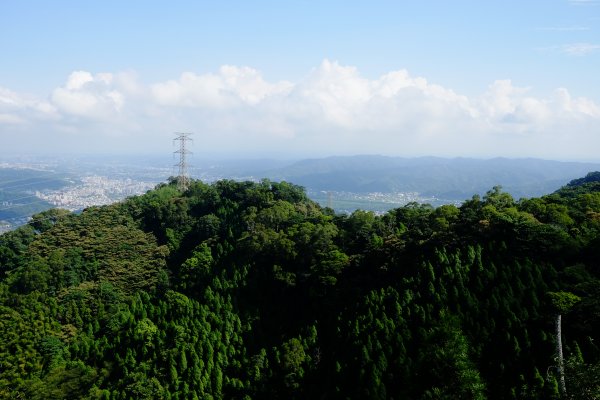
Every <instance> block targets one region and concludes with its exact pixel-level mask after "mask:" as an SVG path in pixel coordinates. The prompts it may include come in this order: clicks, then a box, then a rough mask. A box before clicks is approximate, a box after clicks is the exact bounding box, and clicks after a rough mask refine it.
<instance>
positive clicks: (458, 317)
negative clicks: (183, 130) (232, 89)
mask: <svg viewBox="0 0 600 400" xmlns="http://www.w3.org/2000/svg"><path fill="white" fill-rule="evenodd" d="M599 175H600V174H598V173H594V174H590V175H588V176H587V177H586V178H584V179H581V180H577V181H573V182H571V184H569V185H567V186H565V187H564V188H563V189H561V190H559V191H558V192H556V193H554V194H551V195H548V196H544V197H542V198H534V199H527V200H520V201H518V202H516V201H515V200H514V199H513V198H512V197H511V196H510V195H508V194H506V193H504V192H502V191H501V190H500V188H498V187H496V188H493V189H492V190H490V191H489V192H488V193H487V194H486V195H485V196H484V197H483V198H479V197H478V196H474V197H473V198H472V199H471V200H468V201H466V202H464V203H463V205H462V206H460V207H458V208H457V207H455V206H451V205H447V206H442V207H439V208H436V209H434V208H432V207H429V206H426V205H419V204H416V203H412V204H408V205H407V206H405V207H402V208H398V209H395V210H392V211H390V212H388V213H387V214H385V215H383V216H375V215H374V214H373V213H369V212H363V211H356V212H354V213H353V214H351V215H334V214H333V212H332V211H331V210H329V209H323V208H321V207H320V206H319V205H317V204H316V203H314V202H312V201H310V200H309V199H308V198H307V197H306V195H305V193H304V191H303V189H302V188H300V187H298V186H294V185H292V184H289V183H285V182H281V183H275V182H270V181H263V182H261V183H251V182H234V181H219V182H216V183H214V184H211V185H207V184H203V183H201V182H193V184H192V185H191V187H190V188H189V190H187V191H186V192H185V193H181V192H179V191H178V190H177V189H176V184H175V183H176V182H171V183H169V184H163V185H159V186H158V187H157V188H156V189H155V190H153V191H151V192H149V193H147V194H146V195H143V196H139V197H135V198H130V199H128V200H127V201H124V202H122V203H119V204H115V205H111V206H106V207H98V208H89V209H86V210H84V212H83V213H82V214H81V215H72V214H68V213H67V212H63V211H60V210H51V211H48V212H45V213H42V214H38V215H37V216H35V217H34V219H33V220H32V221H31V222H30V224H29V225H27V226H24V227H22V228H20V229H18V230H15V231H12V232H9V233H7V234H5V235H2V236H0V398H6V399H10V398H23V399H25V398H26V399H64V398H68V399H180V400H183V399H236V398H239V399H251V398H252V399H338V398H361V399H385V398H389V399H392V398H393V399H511V398H514V399H517V398H518V399H537V398H561V394H560V389H559V381H560V379H559V378H560V375H559V373H558V372H559V371H558V361H557V359H556V354H555V346H556V326H555V321H556V316H557V314H558V313H559V312H561V313H562V332H563V345H564V353H565V358H566V361H565V377H566V379H565V381H566V395H563V396H562V398H574V399H587V398H589V399H592V398H598V396H599V395H600V387H599V384H598V382H599V381H600V379H599V377H600V364H599V360H600V350H599V349H598V347H597V343H598V342H599V339H600V280H599V279H600V267H599V264H598V263H599V261H598V260H600V180H599V179H598V178H599ZM556 298H568V299H571V300H573V301H571V303H570V304H569V305H570V307H568V308H567V307H562V308H561V307H558V308H557V304H556V302H554V301H553V300H554V299H556ZM561 306H562V304H561Z"/></svg>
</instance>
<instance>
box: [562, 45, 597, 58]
mask: <svg viewBox="0 0 600 400" xmlns="http://www.w3.org/2000/svg"><path fill="white" fill-rule="evenodd" d="M598 50H600V45H598V44H591V43H571V44H567V45H564V46H563V47H562V51H563V52H564V53H566V54H569V55H571V56H585V55H588V54H591V53H594V52H596V51H598Z"/></svg>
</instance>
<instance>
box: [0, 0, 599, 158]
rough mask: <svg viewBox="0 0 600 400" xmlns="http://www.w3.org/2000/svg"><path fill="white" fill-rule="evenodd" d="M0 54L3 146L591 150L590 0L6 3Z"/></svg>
mask: <svg viewBox="0 0 600 400" xmlns="http://www.w3.org/2000/svg"><path fill="white" fill-rule="evenodd" d="M0 54H1V56H0V59H1V60H2V61H1V62H0V140H1V144H2V146H1V147H2V150H0V153H1V152H5V153H7V152H10V153H19V152H26V151H28V150H29V151H33V152H58V151H63V152H83V153H88V152H90V153H93V152H105V153H106V152H113V151H114V152H141V153H156V152H160V151H162V149H163V148H165V146H167V148H168V145H169V143H170V138H171V137H172V136H173V135H172V133H173V132H175V131H193V132H194V133H195V135H196V137H197V138H201V139H197V140H196V142H197V144H198V142H200V143H202V144H203V148H202V149H197V150H198V151H201V152H215V153H219V154H228V153H230V154H232V155H236V156H239V155H245V156H249V157H252V156H278V157H287V156H290V157H304V156H326V155H333V154H357V153H376V154H390V155H402V156H422V155H441V156H452V157H454V156H475V157H493V156H508V157H526V156H534V157H543V158H554V159H582V160H583V159H585V160H592V159H594V160H599V159H600V155H597V154H600V152H598V151H597V149H598V148H600V74H599V73H598V70H600V0H599V1H597V0H545V1H486V2H481V1H368V2H367V1H361V2H358V1H319V2H316V1H286V2H281V1H253V2H242V1H239V2H236V1H229V2H225V1H224V2H200V1H198V2H192V1H189V2H187V1H171V2H168V3H167V2H152V1H102V2H82V1H79V2H75V1H52V2H46V1H28V0H21V1H3V2H0ZM24 139H25V140H24ZM206 149H209V150H206Z"/></svg>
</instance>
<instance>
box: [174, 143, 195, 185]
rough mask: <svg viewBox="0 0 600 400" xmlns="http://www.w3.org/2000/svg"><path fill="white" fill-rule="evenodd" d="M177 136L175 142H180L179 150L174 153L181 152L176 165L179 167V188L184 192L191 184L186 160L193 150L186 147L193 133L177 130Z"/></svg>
mask: <svg viewBox="0 0 600 400" xmlns="http://www.w3.org/2000/svg"><path fill="white" fill-rule="evenodd" d="M175 135H177V137H176V138H175V139H173V143H175V142H179V150H177V151H174V152H173V153H174V154H177V153H179V163H178V164H175V166H176V167H179V175H178V176H177V188H178V189H179V190H181V191H182V192H185V191H186V190H187V188H188V187H189V185H190V178H189V176H188V164H187V161H186V159H185V158H186V155H187V154H191V153H192V152H191V151H189V150H187V149H186V148H185V145H186V143H187V142H191V141H192V138H190V135H192V133H191V132H175Z"/></svg>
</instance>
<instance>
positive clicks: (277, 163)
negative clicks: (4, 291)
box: [0, 154, 600, 225]
mask: <svg viewBox="0 0 600 400" xmlns="http://www.w3.org/2000/svg"><path fill="white" fill-rule="evenodd" d="M2 161H3V160H2V159H0V162H2ZM190 165H191V168H190V171H191V175H192V177H193V178H194V179H199V180H202V181H204V182H214V181H217V180H220V179H233V180H237V181H241V180H251V181H258V180H260V179H262V178H268V179H270V180H272V181H283V180H285V181H288V182H293V183H294V184H298V185H302V186H304V187H305V188H306V189H307V192H308V195H309V196H310V197H311V198H312V199H313V200H315V201H318V202H320V203H321V204H323V205H325V204H328V203H329V201H330V200H331V198H329V199H328V197H327V194H326V193H325V192H332V193H333V194H334V195H333V196H332V198H333V201H332V202H331V206H332V208H334V209H335V210H336V211H337V212H352V211H353V210H355V209H357V208H360V209H365V210H372V211H386V210H389V209H392V208H395V207H399V206H401V205H403V204H406V203H407V202H409V201H417V202H426V203H431V204H433V205H441V204H446V203H455V204H456V203H460V202H462V201H464V200H466V199H469V198H471V196H472V195H473V194H480V195H483V194H485V193H486V192H487V191H488V190H490V189H491V188H493V187H494V186H497V185H500V186H502V187H503V190H504V191H506V192H508V193H510V194H511V195H512V196H513V197H514V198H516V199H519V198H521V197H527V198H530V197H538V196H542V195H544V194H548V193H552V192H554V191H555V190H557V189H558V188H560V187H561V186H563V185H565V184H566V183H567V182H569V181H570V180H572V179H575V178H578V177H581V176H585V175H586V174H587V173H588V172H591V171H600V163H579V162H560V161H548V160H540V159H533V158H528V159H509V158H494V159H488V160H482V159H473V158H452V159H448V158H438V157H419V158H402V157H386V156H378V155H358V156H337V157H328V158H322V159H305V160H300V161H298V160H272V159H246V160H244V159H219V160H215V159H211V157H210V156H208V155H200V154H198V155H196V156H194V157H193V158H191V159H190ZM175 174H176V171H175V169H174V168H173V159H172V158H170V157H169V158H167V157H125V156H121V157H118V156H107V157H82V156H80V157H78V158H73V159H69V158H61V159H52V160H48V159H41V160H37V161H36V160H35V159H31V160H27V162H17V161H14V162H13V161H11V162H4V164H1V165H0V221H5V222H4V223H5V224H6V223H7V222H8V223H9V224H10V225H19V224H21V223H24V222H25V221H26V218H27V217H28V216H30V215H31V214H33V213H34V212H40V211H42V210H46V209H48V208H50V207H52V205H51V204H50V203H48V202H46V201H44V199H43V198H39V197H38V196H37V195H36V193H37V192H38V191H39V192H41V193H48V191H52V190H62V188H64V189H65V190H66V189H67V188H73V187H75V191H76V186H77V185H81V178H82V177H84V176H99V177H105V178H106V179H103V180H102V182H104V185H105V186H106V185H107V184H108V183H106V182H113V181H115V180H118V181H119V182H120V181H123V180H124V179H126V180H131V181H132V182H134V183H135V182H146V183H154V182H155V183H159V182H164V181H166V180H167V177H168V176H169V175H175ZM92 189H93V188H92ZM97 189H98V190H99V191H105V190H109V189H110V188H107V187H104V186H103V187H99V188H97ZM83 191H85V193H86V195H89V193H88V192H89V191H90V188H85V190H83V189H82V192H83ZM122 192H123V196H122V197H125V196H128V195H131V191H122ZM140 193H143V191H140ZM373 193H393V194H397V193H401V194H402V193H409V194H410V195H409V196H404V195H400V196H396V195H391V196H388V197H386V198H383V199H382V198H381V197H378V196H374V195H371V194H373ZM69 196H70V197H77V192H76V193H75V194H73V193H70V194H69ZM88 197H89V196H88ZM115 199H117V198H115ZM74 200H77V199H74ZM117 200H118V199H117Z"/></svg>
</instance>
